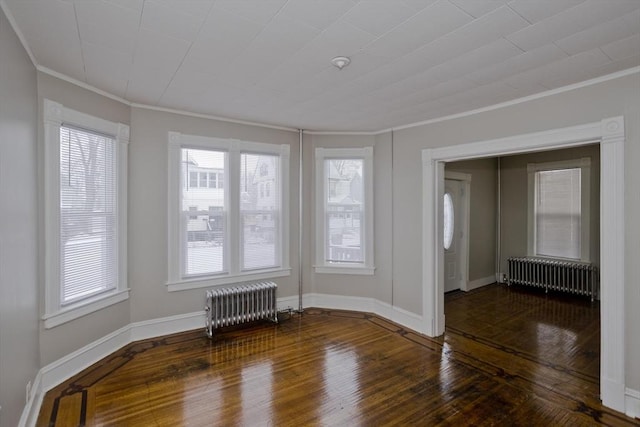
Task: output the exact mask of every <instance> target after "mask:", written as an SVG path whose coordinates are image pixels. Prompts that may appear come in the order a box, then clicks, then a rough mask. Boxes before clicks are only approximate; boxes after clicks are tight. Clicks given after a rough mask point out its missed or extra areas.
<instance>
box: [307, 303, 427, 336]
mask: <svg viewBox="0 0 640 427" xmlns="http://www.w3.org/2000/svg"><path fill="white" fill-rule="evenodd" d="M303 305H304V306H305V307H318V308H332V309H337V310H351V311H361V312H365V313H373V314H377V315H378V316H380V317H384V318H385V319H388V320H391V321H392V322H396V323H398V324H400V325H402V326H404V327H407V328H409V329H412V330H414V331H416V332H419V333H423V329H424V324H423V320H422V316H420V315H417V314H415V313H411V312H409V311H406V310H403V309H401V308H399V307H394V306H392V305H391V304H388V303H385V302H382V301H379V300H377V299H374V298H366V297H350V296H342V295H328V294H305V295H304V297H303Z"/></svg>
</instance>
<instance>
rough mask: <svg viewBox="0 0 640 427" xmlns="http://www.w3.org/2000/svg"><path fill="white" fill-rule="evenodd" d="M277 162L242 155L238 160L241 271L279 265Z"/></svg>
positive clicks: (256, 155)
mask: <svg viewBox="0 0 640 427" xmlns="http://www.w3.org/2000/svg"><path fill="white" fill-rule="evenodd" d="M279 162H280V159H279V157H278V156H273V155H265V154H248V153H243V154H242V155H241V157H240V192H241V193H240V205H241V206H240V216H241V229H242V238H241V242H240V245H241V248H242V265H241V268H242V270H252V269H257V268H268V267H278V266H279V265H280V259H279V256H278V254H279V252H280V251H279V246H277V245H278V242H279V240H280V194H279V191H278V189H279V188H280V183H279V180H280V163H279ZM265 188H269V189H270V190H269V191H265Z"/></svg>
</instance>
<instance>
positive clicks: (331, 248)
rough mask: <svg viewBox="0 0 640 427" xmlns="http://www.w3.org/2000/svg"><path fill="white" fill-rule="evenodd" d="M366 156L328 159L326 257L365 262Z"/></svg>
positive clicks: (334, 259)
mask: <svg viewBox="0 0 640 427" xmlns="http://www.w3.org/2000/svg"><path fill="white" fill-rule="evenodd" d="M363 167H364V160H363V159H327V160H325V232H326V235H325V260H326V261H327V262H339V263H363V262H364V244H363V243H364V241H363V240H364V236H363V230H364V227H363V225H364V224H363V223H364V206H365V205H364V182H363V180H362V170H363Z"/></svg>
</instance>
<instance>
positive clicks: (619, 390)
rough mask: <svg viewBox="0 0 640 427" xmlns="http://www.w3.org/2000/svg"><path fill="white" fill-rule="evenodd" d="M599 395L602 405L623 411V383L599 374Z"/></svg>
mask: <svg viewBox="0 0 640 427" xmlns="http://www.w3.org/2000/svg"><path fill="white" fill-rule="evenodd" d="M600 396H601V398H602V404H603V405H604V406H606V407H609V408H611V409H615V410H616V411H618V412H622V413H625V408H624V407H625V386H624V384H623V383H620V382H618V381H614V380H611V379H609V378H603V377H602V376H601V377H600Z"/></svg>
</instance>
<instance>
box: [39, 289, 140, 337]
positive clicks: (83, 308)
mask: <svg viewBox="0 0 640 427" xmlns="http://www.w3.org/2000/svg"><path fill="white" fill-rule="evenodd" d="M127 299H129V289H125V290H124V291H115V292H113V293H109V294H106V295H98V296H95V297H94V298H91V299H87V300H85V301H81V302H78V303H75V304H73V305H70V306H69V307H65V308H63V309H62V310H60V311H58V312H57V313H52V314H46V315H45V316H44V317H43V318H42V320H44V328H45V329H51V328H54V327H56V326H59V325H62V324H63V323H67V322H70V321H72V320H75V319H77V318H79V317H82V316H86V315H87V314H90V313H93V312H95V311H98V310H102V309H103V308H106V307H109V306H110V305H114V304H117V303H119V302H122V301H125V300H127Z"/></svg>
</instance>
